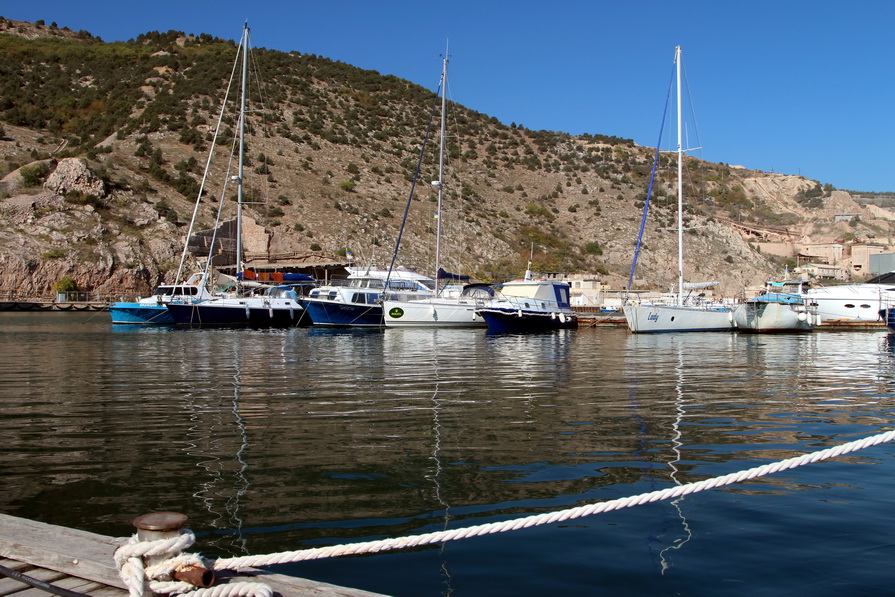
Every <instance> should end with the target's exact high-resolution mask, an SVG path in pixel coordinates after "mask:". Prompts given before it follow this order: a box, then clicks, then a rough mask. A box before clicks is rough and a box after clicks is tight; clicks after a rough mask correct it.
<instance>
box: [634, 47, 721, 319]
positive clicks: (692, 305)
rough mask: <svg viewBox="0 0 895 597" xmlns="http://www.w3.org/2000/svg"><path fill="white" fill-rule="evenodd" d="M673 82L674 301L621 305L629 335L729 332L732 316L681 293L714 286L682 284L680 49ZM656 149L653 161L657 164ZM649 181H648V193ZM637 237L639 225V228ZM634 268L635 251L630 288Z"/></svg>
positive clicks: (708, 303) (711, 284)
mask: <svg viewBox="0 0 895 597" xmlns="http://www.w3.org/2000/svg"><path fill="white" fill-rule="evenodd" d="M674 63H675V79H676V83H677V244H678V283H677V292H676V294H675V296H674V298H673V299H672V300H671V301H669V302H666V303H659V302H655V303H651V304H647V303H643V302H637V301H632V302H629V303H627V304H625V305H624V306H623V307H622V310H623V312H624V314H625V320H626V321H627V323H628V327H629V328H630V330H631V331H632V332H636V333H643V332H709V331H724V330H732V329H733V313H732V311H731V309H730V308H729V307H727V306H725V305H719V304H716V303H713V302H712V301H706V300H704V297H703V295H702V293H699V294H698V295H697V296H696V297H691V296H688V295H685V294H684V291H685V290H691V291H692V290H698V289H701V288H707V287H710V286H714V285H715V284H716V283H715V282H706V283H700V284H684V249H683V245H684V220H683V213H684V209H683V207H684V185H683V164H684V149H683V145H682V135H681V129H682V117H681V112H682V110H681V47H680V46H676V47H675V50H674ZM658 151H659V150H658V148H657V149H656V158H657V159H656V160H655V161H654V165H653V172H654V173H655V165H656V164H657V163H658ZM651 190H652V181H651V182H650V191H651ZM648 200H649V191H648V192H647V206H648V205H649V202H648ZM646 213H647V212H646V206H645V207H644V215H643V217H644V219H645V218H646ZM640 230H641V237H642V234H643V226H641V229H640ZM640 240H641V239H640V238H638V239H637V247H638V250H639V247H640ZM636 265H637V259H636V252H635V259H634V264H633V265H632V267H631V278H630V280H629V282H628V288H629V289H630V285H631V280H633V277H634V268H635V267H636Z"/></svg>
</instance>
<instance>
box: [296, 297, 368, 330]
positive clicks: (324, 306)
mask: <svg viewBox="0 0 895 597" xmlns="http://www.w3.org/2000/svg"><path fill="white" fill-rule="evenodd" d="M305 307H306V310H307V313H308V316H309V318H310V319H311V321H312V322H313V325H316V326H322V327H364V328H381V327H384V326H385V323H384V322H383V320H382V306H381V305H369V304H363V305H354V304H351V303H341V302H337V301H326V300H314V299H310V300H308V301H307V302H306V303H305Z"/></svg>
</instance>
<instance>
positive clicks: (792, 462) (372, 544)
mask: <svg viewBox="0 0 895 597" xmlns="http://www.w3.org/2000/svg"><path fill="white" fill-rule="evenodd" d="M892 440H895V430H891V431H887V432H885V433H880V434H878V435H873V436H870V437H866V438H864V439H860V440H856V441H853V442H849V443H847V444H842V445H840V446H836V447H833V448H827V449H825V450H820V451H818V452H812V453H810V454H803V455H802V456H796V457H794V458H789V459H787V460H780V461H778V462H773V463H770V464H764V465H761V466H757V467H755V468H751V469H747V470H743V471H739V472H736V473H731V474H729V475H724V476H721V477H714V478H711V479H705V480H703V481H697V482H695V483H688V484H686V485H676V486H674V487H669V488H666V489H662V490H658V491H651V492H649V493H642V494H640V495H635V496H632V497H626V498H620V499H617V500H611V501H608V502H599V503H595V504H589V505H587V506H579V507H576V508H570V509H568V510H559V511H557V512H547V513H544V514H538V515H534V516H526V517H523V518H516V519H513V520H507V521H503V522H492V523H487V524H481V525H477V526H472V527H466V528H462V529H453V530H446V531H439V532H434V533H425V534H422V535H411V536H409V537H398V538H395V539H381V540H378V541H366V542H363V543H349V544H344V545H333V546H329V547H318V548H314V549H303V550H297V551H284V552H280V553H273V554H267V555H260V556H243V557H238V558H224V559H219V560H216V561H215V562H214V564H213V569H215V570H241V569H245V568H257V567H264V566H272V565H274V564H286V563H290V562H301V561H305V560H316V559H322V558H334V557H339V556H346V555H358V554H363V553H378V552H382V551H387V550H393V549H406V548H408V547H418V546H421V545H431V544H433V543H443V542H446V541H453V540H456V539H467V538H470V537H479V536H482V535H490V534H493V533H502V532H506V531H515V530H518V529H527V528H530V527H534V526H540V525H545V524H552V523H554V522H562V521H566V520H573V519H576V518H581V517H583V516H590V515H592V514H600V513H602V512H611V511H613V510H620V509H622V508H628V507H631V506H639V505H641V504H648V503H651V502H657V501H662V500H668V499H673V498H677V497H680V496H684V495H689V494H692V493H698V492H700V491H706V490H708V489H715V488H718V487H724V486H727V485H732V484H734V483H740V482H742V481H748V480H750V479H757V478H759V477H763V476H766V475H770V474H772V473H778V472H781V471H785V470H789V469H793V468H796V467H799V466H803V465H806V464H812V463H815V462H821V461H823V460H829V459H831V458H836V457H838V456H842V455H844V454H848V453H850V452H855V451H857V450H862V449H864V448H869V447H870V446H876V445H879V444H883V443H887V442H891V441H892ZM185 535H186V536H187V539H183V537H184V536H185ZM193 539H194V538H193V535H192V533H191V532H190V531H187V530H186V529H184V530H183V532H182V535H181V537H178V538H175V539H168V540H164V541H154V542H143V543H138V542H136V539H135V537H133V538H131V542H130V543H129V544H128V545H125V546H123V547H121V548H119V550H118V551H117V552H116V554H115V561H116V563H117V564H118V567H119V570H120V572H121V576H122V578H123V579H125V582H126V583H127V585H128V587H129V588H130V589H131V595H132V596H134V597H137V596H141V595H143V592H142V591H143V584H144V581H143V578H144V577H147V578H150V579H161V580H153V581H152V582H151V583H150V584H149V587H150V588H151V589H152V590H154V591H156V592H159V593H176V592H181V593H183V590H184V589H186V590H189V589H194V588H195V587H192V586H191V585H187V587H182V585H183V584H185V583H167V584H165V581H166V580H167V579H168V578H169V577H170V573H171V571H172V570H173V569H174V568H175V567H176V566H177V565H180V564H182V563H183V560H182V558H189V557H193V558H195V556H190V555H189V554H183V555H182V556H178V557H177V558H172V560H169V561H165V562H163V563H162V564H157V565H155V566H152V567H150V568H147V569H146V570H145V571H143V570H142V566H143V565H142V560H141V559H140V556H141V555H159V554H160V553H163V552H165V551H166V550H176V551H173V553H172V555H174V554H176V553H179V549H181V548H183V546H184V544H185V543H186V542H187V541H188V542H189V544H190V545H191V544H192V540H193ZM173 585H181V586H177V587H175V586H173ZM240 585H243V586H242V587H240ZM227 587H230V589H231V590H233V591H252V592H216V591H217V590H222V591H223V590H225V588H227ZM262 587H263V588H262ZM265 589H266V592H265ZM253 591H258V592H253ZM184 594H185V595H188V596H191V597H200V596H201V597H228V596H231V595H233V596H236V595H242V596H246V597H248V596H255V597H269V596H270V595H271V594H272V591H271V589H270V588H269V587H267V586H266V585H262V584H260V583H232V584H229V585H220V586H217V587H212V588H208V589H198V590H195V591H192V592H189V593H184Z"/></svg>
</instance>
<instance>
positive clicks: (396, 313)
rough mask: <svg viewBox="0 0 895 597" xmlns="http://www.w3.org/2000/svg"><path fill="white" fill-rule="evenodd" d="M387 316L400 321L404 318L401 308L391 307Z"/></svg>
mask: <svg viewBox="0 0 895 597" xmlns="http://www.w3.org/2000/svg"><path fill="white" fill-rule="evenodd" d="M388 316H389V317H391V318H392V319H401V318H402V317H404V309H402V308H401V307H393V308H391V309H389V312H388Z"/></svg>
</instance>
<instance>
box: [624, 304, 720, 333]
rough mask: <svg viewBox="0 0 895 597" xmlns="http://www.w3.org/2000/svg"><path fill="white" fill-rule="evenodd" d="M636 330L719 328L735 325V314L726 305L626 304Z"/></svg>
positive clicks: (706, 329) (629, 321)
mask: <svg viewBox="0 0 895 597" xmlns="http://www.w3.org/2000/svg"><path fill="white" fill-rule="evenodd" d="M622 311H623V312H624V314H625V320H627V322H628V328H629V329H630V330H631V331H632V332H635V333H656V332H718V331H730V330H732V329H733V314H732V312H731V311H730V309H727V308H725V307H720V308H707V307H694V306H677V305H642V304H631V305H625V306H624V307H622Z"/></svg>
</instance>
